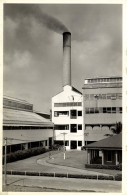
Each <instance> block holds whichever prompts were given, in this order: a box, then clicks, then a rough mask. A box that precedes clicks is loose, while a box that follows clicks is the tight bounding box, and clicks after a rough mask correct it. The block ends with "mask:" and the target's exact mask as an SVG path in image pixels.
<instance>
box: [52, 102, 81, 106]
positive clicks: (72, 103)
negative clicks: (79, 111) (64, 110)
mask: <svg viewBox="0 0 127 195" xmlns="http://www.w3.org/2000/svg"><path fill="white" fill-rule="evenodd" d="M69 106H82V102H63V103H54V107H69Z"/></svg>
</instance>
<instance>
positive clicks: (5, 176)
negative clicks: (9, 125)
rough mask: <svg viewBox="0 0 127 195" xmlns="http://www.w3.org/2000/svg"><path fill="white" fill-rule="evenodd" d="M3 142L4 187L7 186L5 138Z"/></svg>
mask: <svg viewBox="0 0 127 195" xmlns="http://www.w3.org/2000/svg"><path fill="white" fill-rule="evenodd" d="M4 140H5V146H4V148H5V150H4V185H5V186H6V185H7V138H4Z"/></svg>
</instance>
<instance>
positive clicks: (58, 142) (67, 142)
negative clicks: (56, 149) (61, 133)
mask: <svg viewBox="0 0 127 195" xmlns="http://www.w3.org/2000/svg"><path fill="white" fill-rule="evenodd" d="M54 142H55V144H60V145H64V143H63V141H54ZM73 142H75V149H76V148H77V144H78V146H82V141H70V144H71V145H72V143H73ZM65 146H69V141H68V140H66V141H65Z"/></svg>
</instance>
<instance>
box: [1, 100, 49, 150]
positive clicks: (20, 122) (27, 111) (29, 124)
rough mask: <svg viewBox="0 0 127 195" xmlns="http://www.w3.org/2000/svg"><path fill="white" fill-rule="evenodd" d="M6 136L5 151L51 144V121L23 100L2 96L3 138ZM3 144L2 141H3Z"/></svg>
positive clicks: (47, 146)
mask: <svg viewBox="0 0 127 195" xmlns="http://www.w3.org/2000/svg"><path fill="white" fill-rule="evenodd" d="M5 138H7V153H11V152H15V151H17V150H24V149H29V148H34V147H39V146H43V147H45V148H49V147H50V146H51V145H52V144H53V123H52V122H51V121H50V120H49V119H46V118H44V117H42V116H39V115H38V114H36V113H35V112H34V111H33V105H32V104H30V103H28V102H27V101H25V100H19V99H15V98H11V97H7V96H4V98H3V140H4V139H5ZM3 145H4V142H3Z"/></svg>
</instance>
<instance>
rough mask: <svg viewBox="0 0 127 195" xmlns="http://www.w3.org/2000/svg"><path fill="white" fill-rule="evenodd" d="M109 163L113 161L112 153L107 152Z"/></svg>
mask: <svg viewBox="0 0 127 195" xmlns="http://www.w3.org/2000/svg"><path fill="white" fill-rule="evenodd" d="M107 161H112V151H107Z"/></svg>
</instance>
